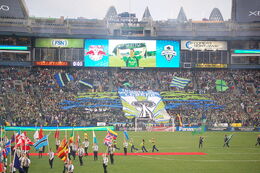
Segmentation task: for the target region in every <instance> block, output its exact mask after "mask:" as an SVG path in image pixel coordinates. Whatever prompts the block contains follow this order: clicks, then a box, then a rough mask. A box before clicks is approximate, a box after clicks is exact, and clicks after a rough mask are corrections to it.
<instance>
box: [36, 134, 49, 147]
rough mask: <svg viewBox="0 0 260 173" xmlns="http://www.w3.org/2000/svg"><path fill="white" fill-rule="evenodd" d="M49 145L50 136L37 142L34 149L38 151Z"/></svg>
mask: <svg viewBox="0 0 260 173" xmlns="http://www.w3.org/2000/svg"><path fill="white" fill-rule="evenodd" d="M48 144H49V143H48V136H46V135H45V136H44V137H43V138H41V139H39V140H38V141H37V142H35V143H34V145H33V146H34V147H35V149H36V150H38V149H39V148H41V147H43V146H47V145H48Z"/></svg>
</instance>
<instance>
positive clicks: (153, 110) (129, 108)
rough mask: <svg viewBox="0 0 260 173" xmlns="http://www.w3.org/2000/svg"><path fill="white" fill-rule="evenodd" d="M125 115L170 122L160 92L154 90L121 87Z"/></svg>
mask: <svg viewBox="0 0 260 173" xmlns="http://www.w3.org/2000/svg"><path fill="white" fill-rule="evenodd" d="M118 94H119V96H120V98H121V101H122V105H123V111H124V112H125V116H126V117H127V118H129V119H131V118H135V117H138V118H150V119H152V120H154V121H155V122H157V123H164V122H168V121H169V119H170V116H169V114H168V113H167V112H166V110H165V105H164V103H163V101H162V98H161V96H160V94H159V93H158V92H154V91H132V90H128V89H121V88H120V89H119V90H118Z"/></svg>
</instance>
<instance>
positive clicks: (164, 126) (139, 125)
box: [135, 118, 175, 132]
mask: <svg viewBox="0 0 260 173" xmlns="http://www.w3.org/2000/svg"><path fill="white" fill-rule="evenodd" d="M138 131H148V132H152V131H158V132H174V131H175V123H174V118H171V119H170V121H169V123H156V122H154V121H153V120H152V119H150V118H135V132H138Z"/></svg>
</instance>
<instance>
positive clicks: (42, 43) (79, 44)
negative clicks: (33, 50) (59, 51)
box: [35, 38, 84, 48]
mask: <svg viewBox="0 0 260 173" xmlns="http://www.w3.org/2000/svg"><path fill="white" fill-rule="evenodd" d="M83 46H84V40H83V39H62V38H60V39H59V38H55V39H54V38H38V39H36V40H35V47H58V48H83Z"/></svg>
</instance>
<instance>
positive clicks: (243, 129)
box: [238, 127, 257, 132]
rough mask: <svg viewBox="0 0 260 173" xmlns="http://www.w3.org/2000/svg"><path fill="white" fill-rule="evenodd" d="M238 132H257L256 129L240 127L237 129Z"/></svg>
mask: <svg viewBox="0 0 260 173" xmlns="http://www.w3.org/2000/svg"><path fill="white" fill-rule="evenodd" d="M238 130H240V131H243V132H253V131H257V129H255V128H254V127H240V128H238Z"/></svg>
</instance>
